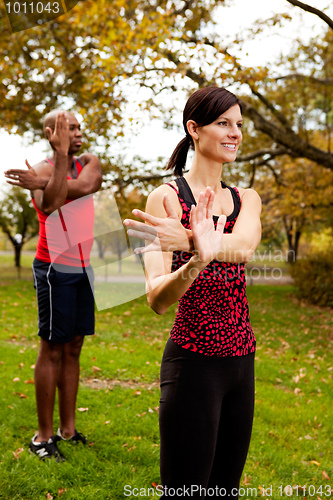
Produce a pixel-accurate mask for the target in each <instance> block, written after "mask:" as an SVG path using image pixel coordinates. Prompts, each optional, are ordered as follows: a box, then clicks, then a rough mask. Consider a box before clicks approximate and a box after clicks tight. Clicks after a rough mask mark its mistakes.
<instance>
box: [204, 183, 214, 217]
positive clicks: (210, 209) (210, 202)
mask: <svg viewBox="0 0 333 500" xmlns="http://www.w3.org/2000/svg"><path fill="white" fill-rule="evenodd" d="M207 189H208V188H207ZM206 193H207V195H208V198H207V219H211V218H212V217H213V203H214V198H215V193H214V191H212V190H211V189H210V188H209V191H208V192H207V190H206Z"/></svg>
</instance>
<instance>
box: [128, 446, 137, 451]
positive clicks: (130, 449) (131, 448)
mask: <svg viewBox="0 0 333 500" xmlns="http://www.w3.org/2000/svg"><path fill="white" fill-rule="evenodd" d="M135 448H136V446H131V447H130V448H128V450H127V451H132V450H135Z"/></svg>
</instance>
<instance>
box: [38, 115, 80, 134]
mask: <svg viewBox="0 0 333 500" xmlns="http://www.w3.org/2000/svg"><path fill="white" fill-rule="evenodd" d="M59 113H65V115H66V118H70V117H74V118H75V116H74V115H73V113H70V112H69V111H64V110H63V109H53V110H52V111H50V112H49V113H47V115H45V117H44V121H43V131H44V135H45V137H46V138H47V139H48V134H47V131H46V129H47V128H50V129H52V130H54V128H55V123H56V119H57V116H58V114H59Z"/></svg>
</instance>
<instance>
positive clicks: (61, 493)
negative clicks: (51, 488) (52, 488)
mask: <svg viewBox="0 0 333 500" xmlns="http://www.w3.org/2000/svg"><path fill="white" fill-rule="evenodd" d="M66 491H67V488H59V490H58V495H59V496H60V497H61V495H63V494H64V493H66Z"/></svg>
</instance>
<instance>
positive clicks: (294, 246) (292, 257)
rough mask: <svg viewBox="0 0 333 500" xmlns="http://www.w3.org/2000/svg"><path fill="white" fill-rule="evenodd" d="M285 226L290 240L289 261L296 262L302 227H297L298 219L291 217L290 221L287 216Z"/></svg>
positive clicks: (284, 221) (284, 220) (289, 262)
mask: <svg viewBox="0 0 333 500" xmlns="http://www.w3.org/2000/svg"><path fill="white" fill-rule="evenodd" d="M283 223H284V227H285V230H286V235H287V241H288V253H287V262H288V264H294V263H295V262H296V259H297V254H298V246H299V240H300V237H301V234H302V231H301V229H300V228H297V220H296V219H291V220H290V222H289V223H288V221H287V218H286V217H284V218H283Z"/></svg>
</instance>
